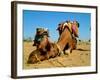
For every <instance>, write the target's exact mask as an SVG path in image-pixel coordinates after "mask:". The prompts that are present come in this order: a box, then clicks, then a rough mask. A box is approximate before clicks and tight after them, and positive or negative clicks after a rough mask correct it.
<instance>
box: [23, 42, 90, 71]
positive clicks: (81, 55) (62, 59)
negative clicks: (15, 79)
mask: <svg viewBox="0 0 100 80" xmlns="http://www.w3.org/2000/svg"><path fill="white" fill-rule="evenodd" d="M32 44H33V42H24V45H23V47H24V48H23V51H24V53H23V69H38V68H54V67H81V66H90V65H91V50H90V48H91V47H90V46H91V45H90V42H78V44H77V49H76V50H73V51H72V53H71V54H70V55H61V56H57V57H55V58H50V59H49V60H44V61H41V62H38V63H35V64H27V60H28V57H29V54H30V53H31V52H32V51H33V50H35V49H36V47H35V46H32Z"/></svg>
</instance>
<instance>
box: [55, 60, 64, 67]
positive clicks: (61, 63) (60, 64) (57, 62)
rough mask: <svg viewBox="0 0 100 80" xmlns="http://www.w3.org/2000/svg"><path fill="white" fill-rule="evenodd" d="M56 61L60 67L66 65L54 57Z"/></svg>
mask: <svg viewBox="0 0 100 80" xmlns="http://www.w3.org/2000/svg"><path fill="white" fill-rule="evenodd" d="M56 62H57V63H59V64H60V65H61V66H62V67H66V66H65V65H64V64H63V63H62V62H60V61H59V60H58V59H56Z"/></svg>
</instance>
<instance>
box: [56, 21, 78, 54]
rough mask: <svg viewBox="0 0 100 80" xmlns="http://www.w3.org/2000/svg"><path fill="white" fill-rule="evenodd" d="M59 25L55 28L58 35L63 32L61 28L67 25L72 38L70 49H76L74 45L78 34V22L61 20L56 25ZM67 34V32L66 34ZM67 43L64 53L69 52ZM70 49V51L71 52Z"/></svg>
mask: <svg viewBox="0 0 100 80" xmlns="http://www.w3.org/2000/svg"><path fill="white" fill-rule="evenodd" d="M58 26H59V27H58V28H57V30H58V31H59V36H60V35H61V33H62V32H63V30H64V29H65V28H66V27H69V31H70V33H71V35H72V38H73V39H72V40H71V42H70V44H71V45H72V50H73V49H76V45H77V39H76V38H77V37H79V36H78V27H79V23H78V22H77V21H73V23H71V22H70V21H66V22H62V23H60V24H59V25H58ZM66 35H67V34H66ZM68 47H69V45H68V44H67V45H66V46H65V48H64V53H69V52H67V49H68ZM72 50H71V52H72Z"/></svg>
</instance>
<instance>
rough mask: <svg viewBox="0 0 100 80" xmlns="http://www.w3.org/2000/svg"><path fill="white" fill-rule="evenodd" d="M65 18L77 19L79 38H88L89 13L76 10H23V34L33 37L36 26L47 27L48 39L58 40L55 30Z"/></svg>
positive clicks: (26, 36) (25, 36)
mask: <svg viewBox="0 0 100 80" xmlns="http://www.w3.org/2000/svg"><path fill="white" fill-rule="evenodd" d="M66 20H71V21H74V20H77V21H78V22H79V24H80V27H79V39H82V40H88V39H90V27H91V25H90V24H91V14H90V13H77V12H51V11H34V10H23V29H24V30H23V31H24V32H23V35H24V38H28V37H31V38H34V36H35V33H36V28H37V27H42V28H48V29H49V34H50V39H51V40H53V41H57V40H58V36H59V34H58V31H57V30H56V29H57V27H58V24H59V23H60V22H63V21H66Z"/></svg>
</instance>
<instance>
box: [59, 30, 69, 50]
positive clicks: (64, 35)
mask: <svg viewBox="0 0 100 80" xmlns="http://www.w3.org/2000/svg"><path fill="white" fill-rule="evenodd" d="M70 39H71V34H70V32H69V30H68V29H67V28H66V29H65V30H64V31H63V32H62V34H61V35H60V38H59V40H58V42H57V44H58V45H59V46H60V48H61V50H63V49H64V48H65V46H66V44H67V43H68V42H69V40H70Z"/></svg>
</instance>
